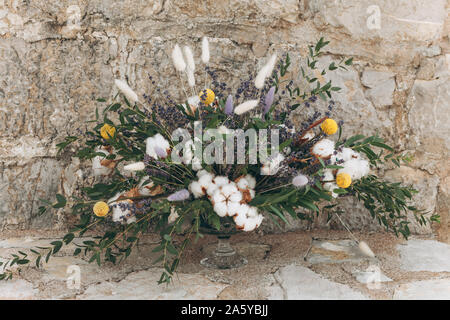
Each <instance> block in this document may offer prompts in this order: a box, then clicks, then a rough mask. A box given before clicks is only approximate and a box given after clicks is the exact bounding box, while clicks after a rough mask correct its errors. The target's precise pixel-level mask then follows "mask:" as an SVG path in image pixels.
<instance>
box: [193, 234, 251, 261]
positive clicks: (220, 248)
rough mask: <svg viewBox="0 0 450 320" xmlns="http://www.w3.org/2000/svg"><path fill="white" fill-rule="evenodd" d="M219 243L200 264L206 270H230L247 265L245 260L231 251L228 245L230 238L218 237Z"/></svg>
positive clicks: (234, 251)
mask: <svg viewBox="0 0 450 320" xmlns="http://www.w3.org/2000/svg"><path fill="white" fill-rule="evenodd" d="M217 238H218V240H219V242H218V243H217V247H216V249H215V250H214V251H213V252H212V253H210V254H209V255H208V256H207V257H206V258H204V259H202V260H201V261H200V263H201V264H202V265H203V266H205V267H208V268H214V269H232V268H239V267H241V266H243V265H246V264H247V260H246V259H245V258H244V257H242V256H241V255H240V254H238V253H237V252H236V250H234V249H233V247H232V246H231V244H230V236H228V235H227V236H218V237H217Z"/></svg>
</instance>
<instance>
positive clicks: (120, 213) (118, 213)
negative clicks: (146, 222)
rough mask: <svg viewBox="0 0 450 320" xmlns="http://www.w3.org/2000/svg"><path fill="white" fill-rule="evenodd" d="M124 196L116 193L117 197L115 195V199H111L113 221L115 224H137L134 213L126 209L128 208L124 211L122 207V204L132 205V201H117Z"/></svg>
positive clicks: (109, 201) (109, 202)
mask: <svg viewBox="0 0 450 320" xmlns="http://www.w3.org/2000/svg"><path fill="white" fill-rule="evenodd" d="M121 195H123V192H118V193H116V195H114V197H112V198H111V199H109V200H108V201H107V202H108V205H109V206H110V207H112V215H111V217H112V221H113V222H120V223H122V224H123V223H125V222H126V223H128V224H130V223H133V222H136V217H135V216H134V215H133V213H132V212H131V210H130V209H126V207H125V208H124V209H122V207H121V206H120V204H121V203H123V204H132V201H131V200H120V201H117V199H119V197H120V196H121Z"/></svg>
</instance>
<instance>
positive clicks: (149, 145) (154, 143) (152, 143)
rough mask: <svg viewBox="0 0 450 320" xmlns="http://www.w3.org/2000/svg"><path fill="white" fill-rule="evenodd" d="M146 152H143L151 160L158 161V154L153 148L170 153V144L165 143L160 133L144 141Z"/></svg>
mask: <svg viewBox="0 0 450 320" xmlns="http://www.w3.org/2000/svg"><path fill="white" fill-rule="evenodd" d="M145 141H146V150H145V152H146V153H147V154H148V155H149V156H150V157H152V158H153V159H158V158H159V157H158V154H157V152H156V151H155V147H158V148H161V149H162V150H165V151H166V154H167V153H168V151H170V143H169V141H167V140H166V139H165V138H164V137H163V136H162V135H161V134H160V133H158V134H156V135H154V136H153V137H149V138H147V139H146V140H145Z"/></svg>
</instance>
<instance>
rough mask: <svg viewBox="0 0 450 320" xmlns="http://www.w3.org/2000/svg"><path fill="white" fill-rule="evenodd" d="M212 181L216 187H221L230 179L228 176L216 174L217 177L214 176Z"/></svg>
mask: <svg viewBox="0 0 450 320" xmlns="http://www.w3.org/2000/svg"><path fill="white" fill-rule="evenodd" d="M214 183H215V184H216V186H217V187H221V186H224V185H226V184H229V183H230V180H229V179H228V177H225V176H217V177H214Z"/></svg>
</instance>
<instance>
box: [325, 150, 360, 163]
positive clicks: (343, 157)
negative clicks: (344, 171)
mask: <svg viewBox="0 0 450 320" xmlns="http://www.w3.org/2000/svg"><path fill="white" fill-rule="evenodd" d="M360 158H361V155H360V154H359V153H357V152H356V151H354V150H353V149H351V148H342V150H341V151H340V152H338V153H337V154H335V155H332V156H331V158H330V160H331V163H332V164H335V163H336V162H337V161H344V162H345V161H348V160H351V159H360Z"/></svg>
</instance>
